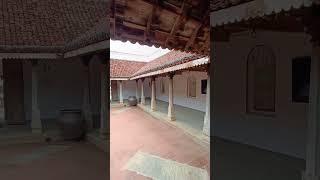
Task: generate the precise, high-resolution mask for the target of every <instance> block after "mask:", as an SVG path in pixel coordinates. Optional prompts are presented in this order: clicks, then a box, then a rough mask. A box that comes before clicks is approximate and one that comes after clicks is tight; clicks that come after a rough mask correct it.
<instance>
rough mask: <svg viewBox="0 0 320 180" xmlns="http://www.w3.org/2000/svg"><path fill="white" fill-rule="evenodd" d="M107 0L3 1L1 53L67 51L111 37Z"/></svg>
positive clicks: (0, 30) (0, 26)
mask: <svg viewBox="0 0 320 180" xmlns="http://www.w3.org/2000/svg"><path fill="white" fill-rule="evenodd" d="M108 9H109V8H108V4H107V1H106V0H0V52H38V51H41V52H64V51H67V50H71V49H75V48H81V47H83V46H86V45H88V44H91V43H96V42H100V41H103V40H107V39H108V38H109V37H108V32H107V26H106V25H105V24H106V21H107V16H108V15H107V14H108Z"/></svg>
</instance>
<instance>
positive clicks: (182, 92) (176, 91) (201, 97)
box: [156, 71, 207, 112]
mask: <svg viewBox="0 0 320 180" xmlns="http://www.w3.org/2000/svg"><path fill="white" fill-rule="evenodd" d="M189 76H193V77H195V78H196V86H197V88H196V97H195V98H191V97H188V96H187V80H188V77H189ZM161 79H163V80H164V82H165V83H164V85H165V93H164V94H162V93H161V91H160V82H161ZM204 79H207V73H206V72H195V71H190V72H183V73H182V74H181V75H175V76H174V77H173V97H174V99H173V101H174V104H177V105H180V106H183V107H188V108H192V109H196V110H199V111H203V112H205V106H206V95H205V94H201V80H204ZM168 90H169V77H158V78H157V79H156V98H157V99H159V100H162V101H165V102H168V100H169V97H168V92H169V91H168Z"/></svg>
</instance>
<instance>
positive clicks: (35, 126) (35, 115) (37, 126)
mask: <svg viewBox="0 0 320 180" xmlns="http://www.w3.org/2000/svg"><path fill="white" fill-rule="evenodd" d="M31 129H32V133H42V123H41V119H40V111H39V110H36V109H34V110H32V120H31Z"/></svg>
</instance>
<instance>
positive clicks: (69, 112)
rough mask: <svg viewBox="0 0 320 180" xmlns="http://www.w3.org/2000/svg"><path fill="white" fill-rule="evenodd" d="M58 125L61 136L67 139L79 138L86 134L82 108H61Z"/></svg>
mask: <svg viewBox="0 0 320 180" xmlns="http://www.w3.org/2000/svg"><path fill="white" fill-rule="evenodd" d="M58 125H59V127H60V133H61V136H62V138H63V139H65V140H79V139H81V138H82V137H83V135H84V121H83V119H82V116H81V110H78V109H63V110H61V111H60V117H59V119H58Z"/></svg>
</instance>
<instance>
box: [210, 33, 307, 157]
mask: <svg viewBox="0 0 320 180" xmlns="http://www.w3.org/2000/svg"><path fill="white" fill-rule="evenodd" d="M259 44H265V45H267V46H269V47H271V48H272V49H273V51H274V53H275V56H276V104H275V106H276V113H275V116H274V117H265V116H262V115H252V114H247V113H246V68H247V67H246V63H247V62H246V58H247V55H248V53H249V51H250V50H251V49H252V48H253V47H254V46H255V45H259ZM213 47H214V50H211V52H213V54H212V56H213V58H214V59H215V60H216V63H215V68H216V73H215V76H214V77H213V81H212V82H213V83H214V88H215V89H214V91H213V92H214V96H213V99H214V108H215V109H214V114H212V115H211V117H212V118H214V120H213V126H214V129H213V132H214V134H215V135H216V136H219V137H223V138H226V139H230V140H234V141H237V142H240V143H245V144H250V145H254V146H257V147H260V148H264V149H267V150H271V151H274V152H280V153H284V154H288V155H291V156H295V157H299V158H304V157H305V135H306V132H305V131H306V118H307V113H308V104H307V103H294V102H292V100H291V97H292V96H291V94H292V89H291V87H292V72H291V68H292V64H291V61H292V59H293V58H295V57H299V56H310V55H311V44H310V43H309V37H308V36H307V35H306V34H304V33H281V32H260V31H258V32H257V35H256V38H252V37H250V34H249V33H242V34H238V35H237V36H231V39H230V42H227V43H223V42H214V45H213Z"/></svg>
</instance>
